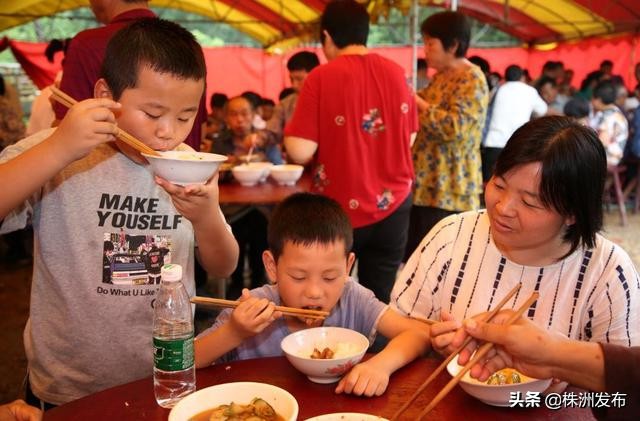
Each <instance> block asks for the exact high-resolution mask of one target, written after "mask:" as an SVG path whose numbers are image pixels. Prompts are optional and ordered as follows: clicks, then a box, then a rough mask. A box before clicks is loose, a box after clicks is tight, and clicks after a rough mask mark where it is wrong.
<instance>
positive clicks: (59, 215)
mask: <svg viewBox="0 0 640 421" xmlns="http://www.w3.org/2000/svg"><path fill="white" fill-rule="evenodd" d="M205 75H206V68H205V61H204V56H203V54H202V49H201V48H200V45H199V44H198V43H197V42H196V40H195V38H194V37H193V35H192V34H191V33H190V32H189V31H187V30H185V29H184V28H182V27H181V26H179V25H177V24H175V23H173V22H169V21H165V20H161V19H155V18H151V19H140V20H137V21H136V22H135V23H132V24H131V25H129V26H127V27H126V28H124V29H122V30H120V31H118V32H117V33H116V34H115V35H114V36H113V37H112V38H111V40H110V41H109V44H108V46H107V51H106V53H105V59H104V62H103V66H102V76H103V78H101V79H99V80H98V81H97V82H96V85H95V90H94V94H95V97H96V98H94V99H88V100H84V101H81V102H79V103H78V104H76V105H74V106H73V107H71V108H70V109H69V112H68V113H67V114H66V115H65V117H64V118H63V119H62V121H61V122H60V125H59V126H58V127H57V128H51V129H48V130H43V131H40V132H38V133H36V134H34V135H32V136H30V137H28V138H26V139H23V140H21V141H19V142H18V143H16V144H14V145H12V146H10V147H8V148H6V149H5V150H3V151H2V153H1V154H0V179H2V180H11V183H10V185H9V184H7V185H6V186H5V188H4V189H2V190H0V221H1V222H2V223H1V225H0V234H4V233H5V232H10V231H12V230H16V229H19V228H22V227H24V226H25V225H26V224H27V223H28V222H29V221H33V226H34V232H35V235H34V241H35V246H34V250H35V253H34V258H33V266H34V270H33V280H32V284H31V291H32V292H33V296H32V297H31V304H30V315H29V321H28V322H27V324H26V327H25V332H24V345H25V351H26V355H27V358H28V362H29V364H28V368H29V373H28V382H27V401H28V402H29V403H30V404H34V405H36V406H38V407H42V406H45V407H50V406H51V405H59V404H63V403H66V402H70V401H72V400H75V399H79V398H81V397H84V396H87V395H90V394H92V393H96V392H98V391H100V390H104V389H106V388H109V387H113V386H116V385H119V384H123V383H128V382H131V381H133V380H137V379H140V378H143V377H147V376H149V375H150V373H151V367H153V352H152V350H153V344H152V338H151V334H150V329H151V326H152V323H153V307H152V306H153V301H154V299H155V297H154V292H155V291H156V290H157V286H156V285H136V284H134V281H130V283H129V284H127V285H110V286H109V293H101V289H102V288H101V286H103V283H102V282H103V273H104V272H103V271H104V254H105V253H104V252H103V250H102V248H103V244H104V242H105V240H107V239H108V240H110V241H111V242H115V241H117V240H116V239H118V238H119V236H120V235H119V233H118V232H119V230H120V232H121V233H122V236H120V238H121V239H122V242H121V245H123V246H126V244H127V242H128V241H127V234H130V233H132V232H135V234H136V237H138V238H140V237H144V236H147V235H148V236H163V237H166V238H170V239H171V260H172V262H173V263H178V264H180V265H183V267H184V268H185V272H184V277H183V280H182V281H183V283H184V284H185V286H186V288H187V291H188V292H189V294H190V295H193V294H194V292H195V288H194V281H193V261H194V254H195V255H196V256H198V258H199V260H200V261H201V263H202V265H203V267H204V268H205V269H206V270H207V271H209V273H211V274H212V276H220V277H223V276H227V275H228V274H229V273H231V271H232V270H233V267H234V264H235V262H236V260H237V256H238V251H237V245H236V243H235V241H234V239H233V236H232V234H231V232H230V230H229V227H228V226H227V224H226V223H225V221H224V218H223V216H222V213H221V212H220V208H219V204H218V186H217V177H216V176H214V177H212V179H211V180H209V181H208V182H207V183H206V184H202V185H190V186H185V187H182V186H178V185H174V184H171V183H169V182H167V181H166V180H164V179H161V178H159V177H156V176H154V175H153V174H152V173H151V171H149V168H148V165H147V161H146V160H145V159H144V157H143V156H141V155H140V153H139V152H138V151H137V150H135V149H133V148H132V147H131V146H129V145H128V144H126V143H123V142H122V141H120V140H116V138H115V134H116V133H117V129H118V128H121V129H123V130H125V131H127V132H128V133H130V134H131V135H133V136H135V137H136V138H137V139H140V141H142V142H143V143H144V144H146V145H147V146H148V147H150V148H152V149H154V150H158V151H167V150H192V149H191V148H190V147H188V146H187V145H184V144H183V141H184V140H185V138H186V137H187V135H188V134H189V132H190V131H191V128H192V126H193V124H194V120H195V119H196V114H197V111H198V105H199V102H200V98H201V97H202V93H203V91H204V83H205V82H204V80H205ZM116 101H117V102H116ZM114 141H115V142H114ZM123 225H125V228H126V231H124V230H121V228H122V227H123ZM130 238H131V237H130ZM196 240H197V243H198V246H197V247H196ZM110 248H111V247H110ZM133 257H134V258H136V257H138V258H139V256H133ZM52 291H55V293H54V294H52ZM105 292H106V290H105ZM114 347H115V348H117V352H114V349H115V348H114ZM71 354H72V355H71Z"/></svg>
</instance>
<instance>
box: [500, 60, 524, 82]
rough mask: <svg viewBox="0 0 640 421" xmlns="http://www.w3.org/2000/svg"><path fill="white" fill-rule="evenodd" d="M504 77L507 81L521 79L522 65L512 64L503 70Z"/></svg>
mask: <svg viewBox="0 0 640 421" xmlns="http://www.w3.org/2000/svg"><path fill="white" fill-rule="evenodd" d="M504 78H505V80H506V81H507V82H515V81H517V80H520V79H522V67H520V66H518V65H515V64H512V65H511V66H509V67H507V70H505V71H504Z"/></svg>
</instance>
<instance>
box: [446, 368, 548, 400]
mask: <svg viewBox="0 0 640 421" xmlns="http://www.w3.org/2000/svg"><path fill="white" fill-rule="evenodd" d="M462 368H463V366H461V365H458V359H457V358H454V359H453V360H451V362H450V363H449V364H447V371H448V372H449V374H451V376H456V375H457V374H458V372H460V370H462ZM459 384H460V387H462V390H464V391H465V392H467V393H468V394H470V395H471V396H473V397H474V398H477V399H479V400H481V401H482V402H484V403H486V404H489V405H493V406H511V403H512V400H513V399H514V397H518V395H517V393H520V395H519V399H521V400H524V399H525V398H526V397H527V393H538V394H540V393H542V392H544V391H545V390H546V389H547V388H548V387H549V385H550V384H551V379H536V378H533V377H529V376H525V375H524V374H522V373H520V372H518V371H516V370H514V369H512V368H504V369H502V370H499V371H497V372H496V373H494V374H493V375H491V377H489V379H487V380H486V381H484V382H481V381H479V380H477V379H474V378H473V377H471V375H470V374H469V372H466V373H465V374H464V376H462V379H460V383H459Z"/></svg>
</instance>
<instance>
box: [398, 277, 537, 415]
mask: <svg viewBox="0 0 640 421" xmlns="http://www.w3.org/2000/svg"><path fill="white" fill-rule="evenodd" d="M520 287H522V284H521V283H519V284H518V285H516V286H515V287H514V288H513V289H512V290H511V291H509V293H508V294H507V295H506V296H505V297H504V298H503V299H502V300H501V301H500V302H499V303H498V304H497V305H496V307H495V308H494V309H493V310H491V311H490V312H489V313H487V314H486V315H485V317H483V318H482V321H485V322H488V321H491V319H493V317H494V316H495V315H496V314H497V313H498V312H499V311H500V310H501V309H502V307H503V306H504V305H505V304H506V303H507V301H509V300H510V299H511V297H513V296H514V295H515V294H516V292H518V291H519V290H520ZM538 295H539V294H538V293H537V292H534V293H532V294H531V296H530V297H529V298H528V299H527V301H525V302H524V304H522V305H521V306H520V307H519V308H518V310H516V312H515V313H514V314H513V315H512V316H511V317H509V319H507V321H506V323H505V325H506V326H508V325H510V324H512V323H513V322H515V321H516V320H517V319H518V318H519V317H520V316H522V314H523V313H524V312H525V311H527V309H528V308H529V307H531V305H532V304H533V303H534V302H535V301H536V300H537V299H538ZM423 321H428V320H423ZM472 339H473V338H472V337H470V336H469V337H467V339H465V341H464V342H463V343H462V345H460V346H459V347H458V348H456V350H455V351H453V352H452V353H451V354H449V356H448V357H447V358H446V359H445V360H444V361H443V362H442V363H441V364H440V365H439V366H438V368H436V369H435V370H434V371H433V373H431V375H430V376H429V377H428V378H427V379H426V380H425V381H424V382H423V383H422V384H421V385H420V386H419V387H418V389H417V390H416V391H415V392H414V394H413V395H412V396H411V397H410V398H409V400H407V401H406V402H405V403H404V404H403V405H402V406H401V407H400V409H398V411H396V413H395V414H394V415H393V417H391V421H397V420H399V417H400V415H401V414H402V413H403V412H404V411H406V410H407V408H409V406H410V405H411V404H412V403H413V401H415V400H416V398H417V397H418V396H420V394H421V393H422V392H423V391H424V390H425V389H426V387H427V386H428V385H429V383H431V381H433V379H435V378H436V377H437V376H438V374H440V372H442V370H444V369H445V368H446V367H447V365H448V364H449V362H451V360H453V359H454V358H456V357H457V356H458V354H459V353H460V352H461V351H462V350H463V349H464V348H465V347H466V346H467V345H468V344H469V343H470V342H471V341H472ZM493 346H494V345H493V343H491V342H486V343H484V344H482V345H481V346H480V347H479V348H478V350H477V351H476V352H475V354H474V356H473V357H472V358H471V359H470V360H469V361H468V362H467V363H466V364H465V365H464V367H463V368H462V369H461V370H460V371H459V372H458V374H457V375H456V376H455V377H454V378H452V379H451V380H450V381H449V383H447V384H446V386H445V387H443V388H442V390H441V391H440V392H439V393H438V394H437V395H436V396H435V397H434V398H433V399H432V400H431V402H429V405H427V407H426V408H425V409H424V410H423V411H422V412H421V413H420V415H419V417H418V419H419V420H422V419H423V418H424V417H425V416H426V415H427V414H428V413H429V412H430V411H431V410H432V409H433V408H434V407H435V406H436V405H437V404H438V403H439V402H440V401H441V400H442V399H444V397H445V396H446V395H447V394H448V393H449V392H450V391H451V389H453V388H454V387H455V386H456V385H457V384H458V382H460V379H462V377H463V376H464V375H465V374H466V373H467V371H469V370H471V367H473V366H474V365H475V364H476V363H477V362H478V361H480V359H482V358H483V357H484V356H485V355H486V354H487V353H488V352H489V350H491V348H492V347H493Z"/></svg>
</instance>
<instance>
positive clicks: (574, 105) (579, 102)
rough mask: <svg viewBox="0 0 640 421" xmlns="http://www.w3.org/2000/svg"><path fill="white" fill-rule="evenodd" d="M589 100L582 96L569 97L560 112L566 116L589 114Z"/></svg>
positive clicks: (584, 115) (580, 116) (574, 116)
mask: <svg viewBox="0 0 640 421" xmlns="http://www.w3.org/2000/svg"><path fill="white" fill-rule="evenodd" d="M589 110H590V108H589V101H587V100H586V99H584V98H580V97H574V98H571V99H570V100H569V101H568V102H567V103H566V104H564V109H563V110H562V112H563V113H564V115H566V116H567V117H573V118H585V117H587V116H588V115H589Z"/></svg>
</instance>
